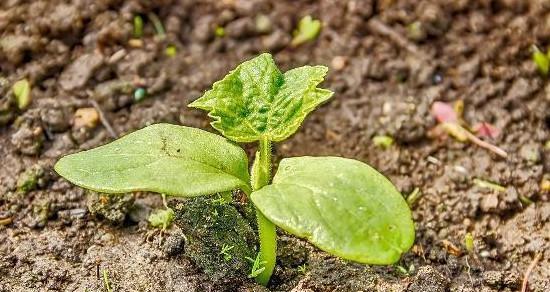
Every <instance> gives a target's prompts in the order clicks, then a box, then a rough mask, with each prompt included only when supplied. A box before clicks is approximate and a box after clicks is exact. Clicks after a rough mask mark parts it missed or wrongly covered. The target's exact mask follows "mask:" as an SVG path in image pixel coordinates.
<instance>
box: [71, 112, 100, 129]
mask: <svg viewBox="0 0 550 292" xmlns="http://www.w3.org/2000/svg"><path fill="white" fill-rule="evenodd" d="M98 122H99V113H98V112H97V110H96V109H95V108H93V107H86V108H79V109H77V110H76V112H75V113H74V122H73V127H74V128H75V129H80V128H84V127H86V128H89V129H93V128H95V127H96V126H97V123H98Z"/></svg>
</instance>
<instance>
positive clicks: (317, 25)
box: [290, 15, 322, 47]
mask: <svg viewBox="0 0 550 292" xmlns="http://www.w3.org/2000/svg"><path fill="white" fill-rule="evenodd" d="M321 26H322V24H321V21H320V20H318V19H313V18H312V17H311V15H307V16H304V17H303V18H302V19H300V22H299V23H298V28H297V29H296V30H295V31H294V38H293V39H292V42H291V43H290V44H291V46H293V47H297V46H299V45H301V44H303V43H306V42H309V41H312V40H314V39H315V38H317V36H318V35H319V32H320V31H321Z"/></svg>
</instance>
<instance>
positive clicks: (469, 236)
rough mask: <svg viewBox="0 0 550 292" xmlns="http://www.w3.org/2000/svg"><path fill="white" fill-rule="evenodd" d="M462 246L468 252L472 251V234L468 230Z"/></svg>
mask: <svg viewBox="0 0 550 292" xmlns="http://www.w3.org/2000/svg"><path fill="white" fill-rule="evenodd" d="M464 247H466V250H467V251H468V252H469V253H472V252H474V236H473V235H472V233H470V232H468V233H466V235H465V236H464Z"/></svg>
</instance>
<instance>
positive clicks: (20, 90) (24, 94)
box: [12, 79, 31, 110]
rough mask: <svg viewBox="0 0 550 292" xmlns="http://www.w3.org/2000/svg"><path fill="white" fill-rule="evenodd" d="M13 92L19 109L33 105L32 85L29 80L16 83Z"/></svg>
mask: <svg viewBox="0 0 550 292" xmlns="http://www.w3.org/2000/svg"><path fill="white" fill-rule="evenodd" d="M12 91H13V95H14V96H15V100H16V101H17V107H18V108H19V109H21V110H22V109H26V108H27V107H28V106H29V105H30V104H31V85H30V83H29V81H27V79H21V80H19V81H17V82H15V83H14V84H13V87H12Z"/></svg>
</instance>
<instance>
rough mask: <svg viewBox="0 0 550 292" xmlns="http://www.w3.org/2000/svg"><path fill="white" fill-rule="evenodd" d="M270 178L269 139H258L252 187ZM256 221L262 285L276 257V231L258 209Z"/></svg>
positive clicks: (264, 283) (259, 280)
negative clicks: (261, 266)
mask: <svg viewBox="0 0 550 292" xmlns="http://www.w3.org/2000/svg"><path fill="white" fill-rule="evenodd" d="M270 180H271V141H269V140H267V139H262V140H260V149H259V150H258V151H257V152H256V158H255V160H254V164H253V165H252V189H253V190H254V191H256V190H259V189H261V188H262V187H264V186H266V185H268V184H269V182H270ZM256 220H257V221H258V234H259V237H260V262H262V263H263V264H264V270H263V271H262V273H261V274H259V275H258V276H257V277H256V281H257V282H258V283H260V284H262V285H264V286H266V285H267V283H268V282H269V278H271V274H272V273H273V269H274V268H275V260H276V257H277V233H276V232H275V224H273V223H272V222H271V221H269V220H268V219H267V218H266V217H265V216H264V215H263V214H262V213H261V212H260V211H259V210H258V209H256Z"/></svg>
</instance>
